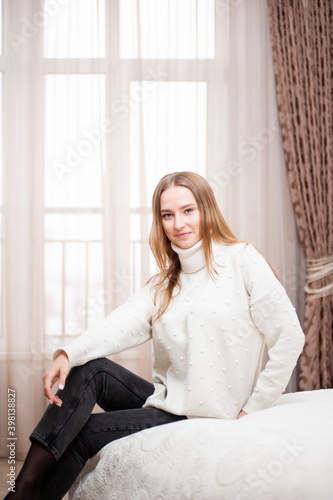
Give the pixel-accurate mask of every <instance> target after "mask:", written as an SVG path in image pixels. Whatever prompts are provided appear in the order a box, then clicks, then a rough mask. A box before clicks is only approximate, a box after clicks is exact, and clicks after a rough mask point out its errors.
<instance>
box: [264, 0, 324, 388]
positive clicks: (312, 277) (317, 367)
mask: <svg viewBox="0 0 333 500" xmlns="http://www.w3.org/2000/svg"><path fill="white" fill-rule="evenodd" d="M268 7H269V17H270V28H271V39H272V49H273V59H274V71H275V78H276V90H277V100H278V108H279V116H280V124H281V132H282V141H283V148H284V155H285V162H286V167H287V171H288V179H289V185H290V191H291V198H292V203H293V207H294V212H295V217H296V221H297V227H298V233H299V238H300V241H301V244H302V246H303V249H304V253H305V257H306V259H307V286H306V288H305V291H306V294H307V297H306V298H307V300H306V307H305V319H304V332H305V336H306V341H305V346H304V350H303V354H302V356H301V359H300V376H299V388H300V389H301V390H312V389H320V388H330V387H332V382H333V342H332V337H333V261H332V259H333V167H332V157H333V154H332V148H333V122H332V117H333V114H332V102H333V92H332V90H333V74H332V52H333V35H332V30H333V2H332V0H316V1H314V0H313V1H312V0H303V1H302V0H294V1H292V0H283V1H278V0H268Z"/></svg>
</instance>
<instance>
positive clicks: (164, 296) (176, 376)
mask: <svg viewBox="0 0 333 500" xmlns="http://www.w3.org/2000/svg"><path fill="white" fill-rule="evenodd" d="M150 245H151V248H152V251H153V253H154V256H155V258H156V261H157V263H158V266H159V268H160V273H159V274H158V275H156V276H154V277H153V278H152V279H151V280H150V281H149V282H148V283H147V284H146V286H145V287H143V288H142V289H141V290H140V291H139V292H137V293H135V294H134V295H133V296H131V297H130V298H129V299H128V301H127V302H126V303H125V304H124V305H123V306H121V307H119V308H117V309H116V310H115V311H113V312H112V313H111V314H110V315H109V316H108V317H107V318H106V319H105V320H103V321H102V322H101V323H100V324H99V325H98V326H97V327H95V328H93V329H88V331H87V332H85V333H84V334H83V335H82V336H81V337H79V338H78V339H76V340H74V341H73V342H72V343H70V344H69V345H67V346H66V347H63V348H62V349H58V350H57V351H56V352H55V354H54V362H53V364H52V365H51V367H50V368H49V369H48V371H47V372H46V373H45V375H44V377H43V378H44V392H45V395H46V397H47V398H48V399H49V401H50V405H49V406H48V408H47V409H46V411H45V413H44V415H43V417H42V419H41V420H40V422H39V423H38V425H37V427H36V428H35V430H34V431H33V432H32V434H31V436H30V440H31V442H32V445H31V448H30V451H29V453H28V456H27V459H26V461H25V463H24V466H23V468H22V471H21V473H20V475H19V477H18V479H17V483H16V492H15V493H9V495H8V496H7V497H6V498H15V499H21V498H24V499H25V500H29V499H34V500H36V499H39V498H43V499H44V498H45V499H48V500H52V499H60V498H62V496H63V495H65V493H66V491H68V489H69V487H70V486H71V484H72V483H73V481H74V480H75V478H76V477H77V475H78V474H79V472H80V471H81V470H82V468H83V467H84V464H85V463H86V461H87V459H88V458H89V457H92V456H93V455H94V454H95V453H97V452H98V451H99V450H100V449H101V448H102V447H103V446H104V445H106V444H107V443H109V442H110V441H112V440H114V439H118V438H121V437H123V436H126V435H128V434H131V433H134V432H138V431H140V430H142V429H145V428H148V427H152V426H157V425H161V424H166V423H170V422H174V421H177V420H180V419H185V418H190V417H208V418H222V419H236V418H240V417H243V416H244V415H246V414H247V413H250V412H254V411H258V410H261V409H263V408H267V407H268V406H270V405H271V404H272V403H273V401H275V400H276V398H277V397H278V396H280V394H281V393H282V392H283V391H284V389H285V387H286V385H287V383H288V381H289V378H290V375H291V373H292V370H293V368H294V366H295V364H296V361H297V358H298V356H299V354H300V352H301V350H302V347H303V342H304V335H303V332H302V329H301V327H300V324H299V321H298V318H297V316H296V313H295V310H294V308H293V306H292V305H291V303H290V301H289V299H288V297H287V295H286V293H285V290H284V288H283V287H282V285H281V284H280V282H279V281H278V279H277V278H276V276H275V274H274V272H273V271H272V269H271V267H270V265H269V264H268V263H267V261H266V259H265V258H264V257H263V256H262V254H261V253H260V252H259V251H258V250H256V249H255V248H254V247H253V246H252V245H250V244H249V243H246V242H240V241H238V240H237V239H236V238H235V236H234V235H233V234H232V232H231V231H230V229H229V227H228V226H227V224H226V222H225V221H224V219H223V217H222V215H221V213H220V211H219V208H218V206H217V203H216V200H215V197H214V195H213V192H212V190H211V188H210V186H209V184H208V183H207V181H206V180H205V179H203V178H202V177H201V176H199V175H198V174H195V173H192V172H178V173H174V174H169V175H166V176H165V177H163V178H162V179H161V181H160V182H159V184H158V186H157V188H156V190H155V193H154V196H153V224H152V229H151V234H150ZM150 338H152V339H153V344H154V373H153V379H154V385H153V384H150V383H149V382H147V381H145V380H143V379H141V378H140V377H137V376H135V375H134V374H132V373H130V372H128V371H127V370H125V369H124V368H122V367H120V366H118V365H116V364H115V363H113V362H112V361H110V360H107V359H105V358H104V356H109V355H111V354H116V353H119V352H121V351H124V350H125V349H128V348H130V347H133V346H136V345H139V344H142V343H143V342H145V341H147V340H149V339H150ZM265 344H266V345H267V348H268V355H269V360H268V362H267V364H266V367H265V369H264V370H263V371H261V360H262V355H263V349H264V345H265ZM70 368H71V371H70V372H69V370H70ZM56 381H59V382H58V388H59V390H58V392H57V394H56V395H53V394H52V393H51V388H52V386H53V385H54V383H55V382H56ZM95 403H98V404H99V405H100V406H101V407H102V408H103V410H105V413H99V414H92V415H91V410H92V409H93V407H94V405H95Z"/></svg>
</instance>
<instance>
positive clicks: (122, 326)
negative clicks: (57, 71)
mask: <svg viewBox="0 0 333 500" xmlns="http://www.w3.org/2000/svg"><path fill="white" fill-rule="evenodd" d="M153 309H154V303H153V300H152V297H151V292H150V286H149V285H146V286H145V287H144V288H142V289H141V290H139V291H138V292H137V293H135V294H134V295H132V296H131V297H130V298H129V299H128V300H127V301H126V302H125V303H124V304H123V305H122V306H120V307H118V308H117V309H115V310H114V311H112V313H111V314H109V315H108V316H107V317H106V318H104V319H103V320H102V321H99V322H98V323H94V324H92V325H91V327H89V328H88V330H87V331H86V332H84V333H83V334H82V335H80V336H79V337H77V338H76V339H75V340H73V341H72V342H71V343H70V344H68V345H66V346H62V347H61V348H60V349H57V351H55V353H54V355H53V358H54V359H57V357H58V356H59V354H61V353H62V352H65V353H66V354H67V357H68V360H69V366H70V368H72V367H74V366H78V365H82V364H84V363H87V362H88V361H91V360H93V359H97V358H101V357H105V356H111V355H113V354H118V353H120V352H122V351H125V350H127V349H130V348H131V347H135V346H137V345H140V344H142V343H144V342H146V341H147V340H149V339H150V338H151V319H152V316H153Z"/></svg>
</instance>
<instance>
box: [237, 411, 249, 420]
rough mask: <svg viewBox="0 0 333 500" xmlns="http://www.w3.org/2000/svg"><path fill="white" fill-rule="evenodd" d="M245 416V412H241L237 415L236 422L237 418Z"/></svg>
mask: <svg viewBox="0 0 333 500" xmlns="http://www.w3.org/2000/svg"><path fill="white" fill-rule="evenodd" d="M245 415H247V413H246V411H244V410H241V411H240V412H239V413H238V417H237V420H238V419H239V418H242V417H245Z"/></svg>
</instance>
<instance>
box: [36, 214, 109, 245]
mask: <svg viewBox="0 0 333 500" xmlns="http://www.w3.org/2000/svg"><path fill="white" fill-rule="evenodd" d="M44 230H45V240H47V241H49V240H54V241H62V240H68V241H91V240H94V241H96V240H101V239H102V216H101V215H99V214H45V229H44Z"/></svg>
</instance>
